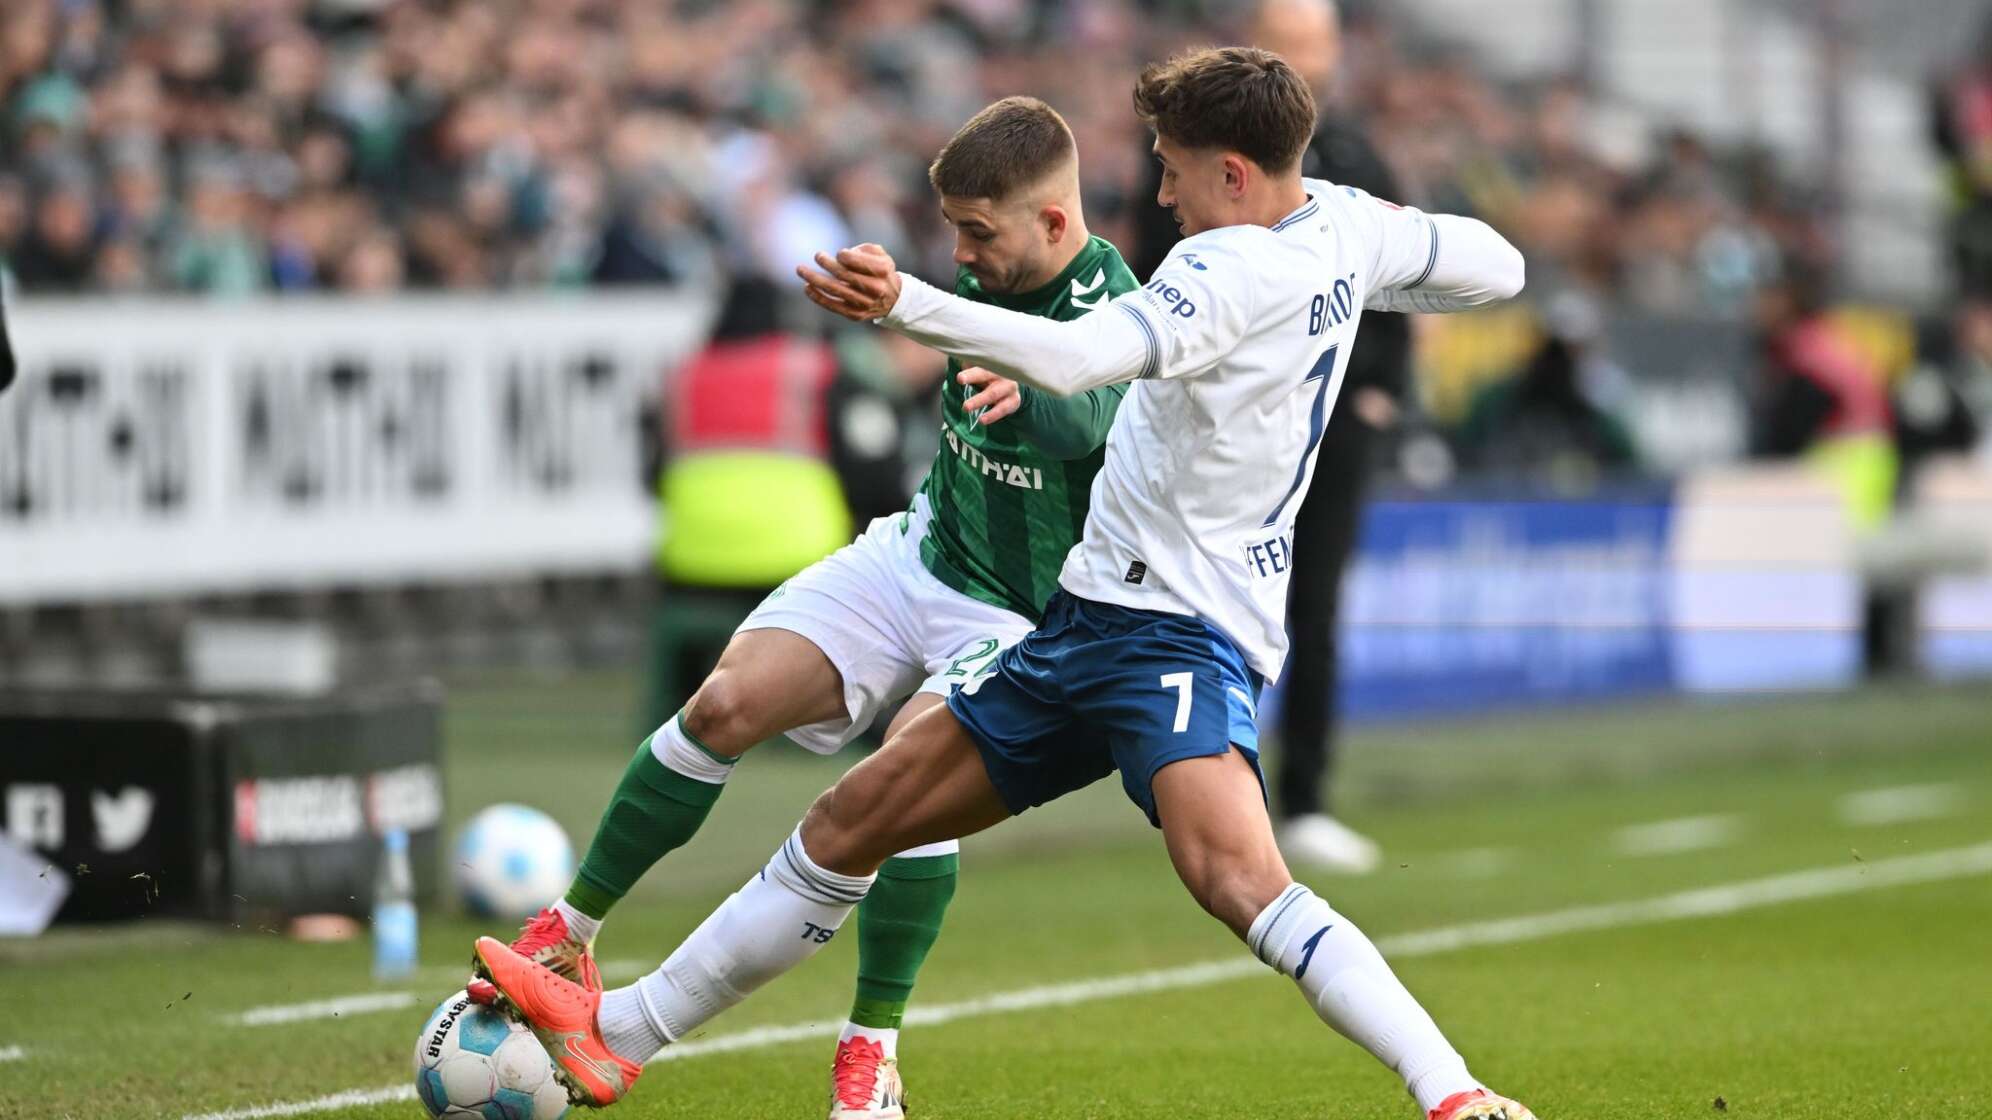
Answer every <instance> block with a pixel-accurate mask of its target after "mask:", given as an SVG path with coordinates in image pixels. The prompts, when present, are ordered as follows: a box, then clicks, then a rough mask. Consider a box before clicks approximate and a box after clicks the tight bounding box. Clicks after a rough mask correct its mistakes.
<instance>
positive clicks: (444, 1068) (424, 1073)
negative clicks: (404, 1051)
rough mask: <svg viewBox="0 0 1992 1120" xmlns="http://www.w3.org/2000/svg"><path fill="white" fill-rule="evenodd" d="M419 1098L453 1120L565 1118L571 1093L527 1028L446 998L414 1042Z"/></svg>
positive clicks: (461, 996)
mask: <svg viewBox="0 0 1992 1120" xmlns="http://www.w3.org/2000/svg"><path fill="white" fill-rule="evenodd" d="M415 1094H416V1095H417V1096H419V1097H421V1098H422V1107H423V1108H426V1109H428V1110H429V1115H431V1116H437V1117H448V1118H449V1120H560V1118H561V1117H563V1116H565V1115H567V1090H566V1088H565V1087H563V1086H562V1085H561V1084H560V1080H559V1079H558V1078H556V1077H555V1076H554V1075H553V1059H551V1058H549V1057H547V1056H546V1048H545V1047H543V1046H541V1045H540V1042H539V1039H537V1038H534V1037H533V1032H531V1031H529V1030H527V1029H526V1027H525V1025H524V1024H521V1023H515V1022H513V1021H512V1020H510V1019H507V1018H506V1017H505V1016H504V1015H502V1014H500V1013H499V1012H498V1009H497V1008H495V1007H485V1006H482V1005H480V1004H475V1003H472V1002H470V996H469V995H468V994H467V993H465V992H458V993H457V994H455V995H453V996H451V997H450V998H448V999H446V1000H444V1001H443V1002H442V1005H441V1006H440V1007H437V1008H436V1013H435V1014H433V1015H431V1016H429V1021H428V1022H427V1023H425V1024H423V1026H422V1033H421V1034H419V1035H417V1036H416V1038H415Z"/></svg>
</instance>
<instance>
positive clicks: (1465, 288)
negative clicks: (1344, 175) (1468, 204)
mask: <svg viewBox="0 0 1992 1120" xmlns="http://www.w3.org/2000/svg"><path fill="white" fill-rule="evenodd" d="M1365 197H1367V196H1365ZM1370 202H1371V204H1372V208H1373V209H1372V217H1373V218H1374V219H1375V220H1376V222H1377V225H1378V227H1379V228H1378V240H1377V245H1378V251H1377V264H1376V272H1375V277H1374V279H1375V282H1374V283H1373V284H1372V285H1371V286H1370V292H1369V296H1368V298H1366V299H1365V300H1364V301H1363V306H1364V307H1365V308H1368V309H1369V310H1371V311H1433V312H1438V311H1464V310H1466V309H1467V308H1470V307H1480V306H1482V305H1483V304H1489V303H1497V302H1499V301H1501V300H1504V299H1512V298H1513V297H1514V296H1515V295H1516V294H1517V293H1519V292H1520V291H1521V290H1522V282H1523V278H1524V275H1525V272H1526V270H1525V269H1524V267H1523V264H1522V254H1521V251H1520V250H1518V249H1516V248H1515V247H1514V246H1513V245H1510V244H1508V240H1507V238H1504V237H1502V236H1501V235H1500V234H1498V233H1496V232H1494V229H1493V227H1492V226H1489V225H1488V224H1487V223H1486V222H1483V221H1480V220H1478V219H1476V218H1463V217H1461V216H1459V215H1457V214H1427V213H1425V212H1424V211H1422V210H1415V209H1410V208H1408V207H1399V206H1396V205H1393V204H1391V203H1388V202H1382V201H1379V200H1376V199H1371V200H1370Z"/></svg>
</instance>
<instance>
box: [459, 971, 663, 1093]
mask: <svg viewBox="0 0 1992 1120" xmlns="http://www.w3.org/2000/svg"><path fill="white" fill-rule="evenodd" d="M477 964H478V969H479V971H480V972H482V973H483V974H484V976H485V978H487V979H488V980H490V981H491V985H492V987H494V988H496V989H497V1000H496V1002H497V1005H498V1007H499V1008H500V1009H501V1010H503V1011H506V1012H507V1013H509V1014H511V1015H513V1016H514V1017H516V1018H517V1019H518V1020H519V1021H520V1022H522V1023H524V1024H525V1025H526V1026H528V1027H530V1028H531V1029H532V1032H533V1034H534V1035H535V1036H537V1037H538V1038H539V1040H540V1045H541V1046H544V1047H546V1052H547V1054H548V1055H549V1056H550V1057H552V1058H553V1065H554V1074H555V1076H557V1077H559V1078H560V1083H561V1084H562V1085H565V1086H567V1099H568V1100H571V1101H573V1102H574V1103H575V1104H580V1105H586V1106H588V1107H590V1108H601V1107H603V1106H605V1105H611V1104H614V1103H616V1102H617V1101H619V1100H621V1099H622V1098H623V1096H624V1094H626V1093H628V1092H629V1089H630V1086H632V1085H634V1084H636V1079H637V1076H638V1075H639V1074H641V1073H642V1072H643V1066H642V1064H641V1063H639V1062H632V1061H630V1060H628V1059H627V1058H623V1057H621V1056H619V1055H618V1054H616V1052H615V1051H613V1050H610V1049H609V1044H608V1043H607V1042H606V1041H604V1040H603V1038H602V1028H601V1027H600V1026H599V1025H597V1023H596V1019H595V1015H596V1011H597V1010H598V1009H599V1008H600V1007H601V1006H602V992H601V989H600V988H594V989H590V988H587V987H584V986H583V985H581V984H577V983H575V982H574V981H572V980H569V979H567V978H566V977H564V976H562V975H560V974H559V973H557V972H555V971H554V970H552V969H550V968H548V967H546V966H545V965H543V964H536V963H534V962H533V961H531V960H529V959H528V958H526V957H524V956H521V955H519V954H518V953H515V952H513V951H512V949H511V947H510V946H508V945H506V944H505V943H504V942H502V941H500V940H498V939H497V938H495V937H480V938H478V939H477Z"/></svg>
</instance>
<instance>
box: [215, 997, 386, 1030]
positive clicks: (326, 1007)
mask: <svg viewBox="0 0 1992 1120" xmlns="http://www.w3.org/2000/svg"><path fill="white" fill-rule="evenodd" d="M413 1006H415V993H414V992H364V993H361V994H360V995H356V996H336V997H334V998H332V999H315V1000H312V1001H311V1002H310V1003H282V1004H274V1005H272V1006H269V1007H252V1008H250V1009H249V1010H247V1011H238V1012H235V1013H234V1014H231V1015H226V1016H224V1017H223V1018H224V1019H226V1020H227V1021H228V1022H230V1023H233V1024H234V1025H236V1026H238V1027H267V1026H271V1025H273V1024H276V1023H301V1022H304V1021H305V1020H307V1019H332V1018H337V1017H338V1016H341V1015H366V1014H369V1013H371V1012H375V1011H399V1010H401V1009H402V1008H405V1007H413Z"/></svg>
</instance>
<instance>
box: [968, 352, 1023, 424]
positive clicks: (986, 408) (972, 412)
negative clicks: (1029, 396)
mask: <svg viewBox="0 0 1992 1120" xmlns="http://www.w3.org/2000/svg"><path fill="white" fill-rule="evenodd" d="M955 380H956V381H958V382H960V383H961V384H963V385H966V386H968V387H970V388H972V389H975V390H977V392H975V393H974V394H972V395H971V396H970V397H969V398H968V399H967V400H965V401H963V402H961V407H962V410H963V411H965V412H967V413H968V414H969V416H970V417H972V418H973V422H974V423H976V424H983V425H988V424H994V423H995V422H996V421H998V420H1001V419H1002V418H1003V417H1005V416H1008V415H1010V414H1011V413H1013V412H1015V411H1017V410H1018V409H1019V408H1022V407H1023V404H1024V394H1023V391H1022V390H1021V389H1019V388H1018V387H1017V383H1016V382H1014V381H1012V380H1010V379H1009V378H1007V377H1000V376H998V375H996V374H993V373H991V372H989V371H988V370H986V369H983V368H982V367H981V366H970V367H969V368H967V369H965V370H962V371H961V372H960V373H958V374H956V375H955Z"/></svg>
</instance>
